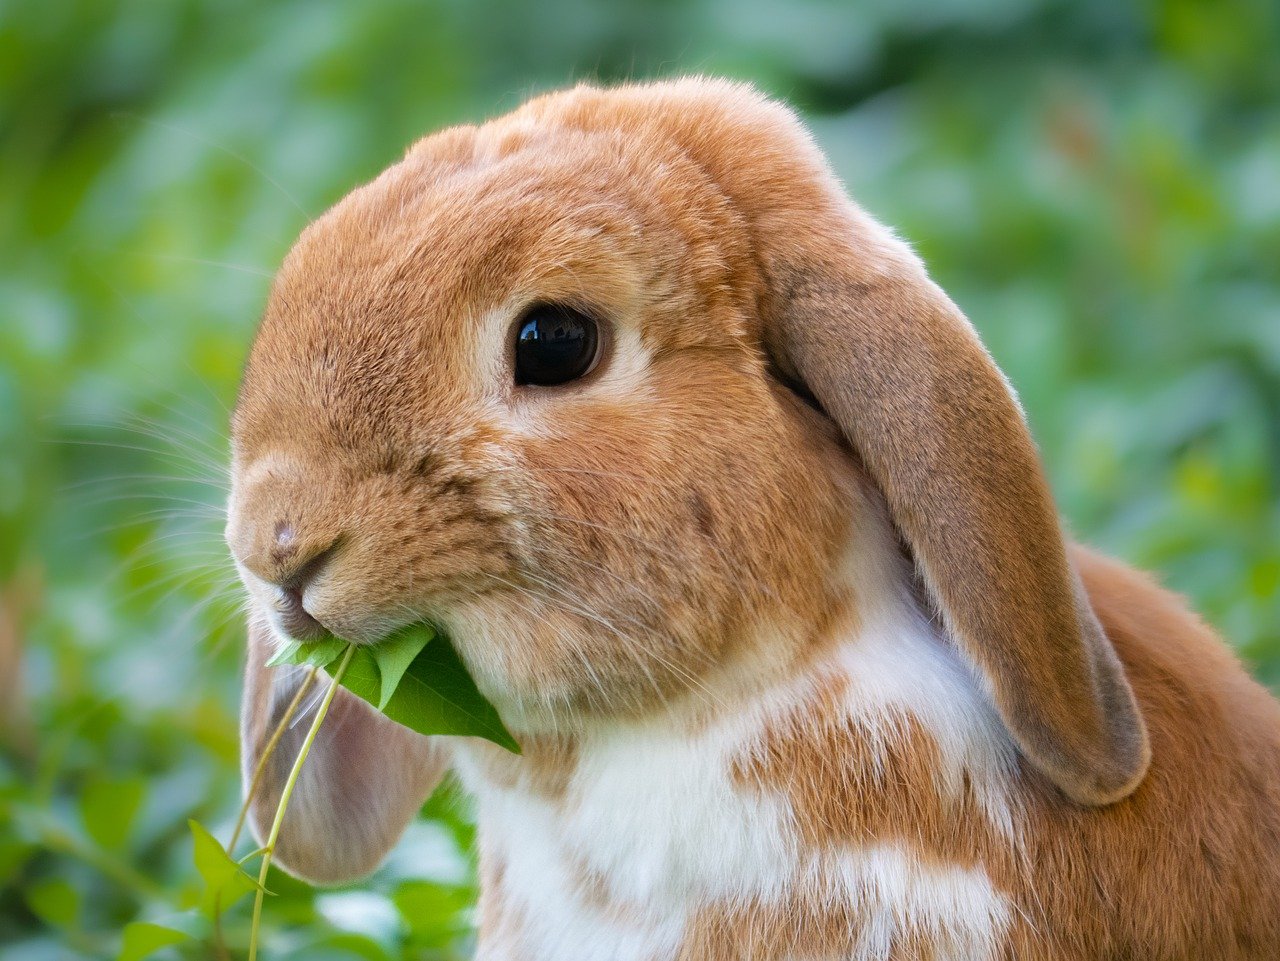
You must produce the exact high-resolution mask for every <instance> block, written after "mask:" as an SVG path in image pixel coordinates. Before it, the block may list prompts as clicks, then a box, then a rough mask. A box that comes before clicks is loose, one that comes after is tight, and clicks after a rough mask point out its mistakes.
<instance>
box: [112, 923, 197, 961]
mask: <svg viewBox="0 0 1280 961" xmlns="http://www.w3.org/2000/svg"><path fill="white" fill-rule="evenodd" d="M190 940H191V935H189V934H187V933H186V932H184V931H175V930H174V929H173V928H166V927H164V926H163V925H159V924H151V923H150V922H149V921H134V922H133V923H132V924H129V925H126V926H125V929H124V945H123V946H122V947H121V948H120V953H119V954H118V955H116V961H144V959H145V958H149V957H151V955H153V954H155V953H156V952H157V951H159V950H160V949H161V948H167V947H169V946H171V945H174V944H181V943H182V942H183V941H190Z"/></svg>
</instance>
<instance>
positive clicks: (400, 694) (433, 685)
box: [267, 624, 520, 754]
mask: <svg viewBox="0 0 1280 961" xmlns="http://www.w3.org/2000/svg"><path fill="white" fill-rule="evenodd" d="M433 642H434V643H433ZM346 649H347V642H346V641H344V640H341V639H340V638H336V637H328V638H324V639H323V640H319V641H312V642H310V643H302V642H300V641H294V642H293V643H292V644H290V645H288V646H287V647H286V648H284V649H283V650H282V651H280V653H278V654H277V655H276V656H275V657H273V658H272V659H271V660H270V661H268V662H267V664H268V666H273V665H277V664H307V665H316V666H319V667H322V668H324V669H325V670H326V671H328V672H329V673H330V674H332V673H333V671H332V670H330V669H331V668H335V667H336V666H337V663H338V661H339V660H340V659H341V657H342V655H343V653H344V652H345V651H346ZM342 686H343V687H345V688H346V689H347V690H349V691H351V692H352V693H353V694H356V695H358V696H359V697H362V698H364V700H366V701H368V702H369V703H370V704H372V705H373V706H374V707H376V708H377V709H378V710H380V711H382V713H384V714H385V715H386V716H387V717H389V718H391V720H393V721H396V722H397V723H399V724H403V725H404V726H405V727H407V728H410V729H412V730H414V731H417V732H418V733H419V734H452V735H457V736H462V737H483V738H486V739H487V740H490V741H492V742H493V743H495V744H498V745H501V746H502V747H505V748H506V749H507V750H508V751H513V752H515V753H516V754H519V753H520V745H519V744H517V743H516V740H515V738H513V737H512V736H511V733H510V732H509V731H508V730H507V729H506V727H505V726H504V725H503V723H502V719H501V718H500V717H499V716H498V711H497V709H496V708H495V707H494V706H493V705H492V704H490V703H489V702H488V701H487V700H486V699H485V697H484V695H483V694H481V693H480V689H479V688H477V687H476V683H475V681H473V680H472V679H471V675H470V674H468V673H467V669H466V667H465V666H464V665H463V663H462V661H461V660H460V659H459V657H458V655H457V652H456V651H454V649H453V645H452V644H450V643H449V640H448V638H446V637H445V636H444V635H443V634H441V633H439V632H438V631H436V630H435V629H434V628H433V627H431V626H430V625H429V624H412V625H410V626H409V627H406V628H403V629H401V630H399V631H397V632H396V633H395V634H393V635H391V636H390V637H388V638H387V639H385V640H383V641H380V642H378V643H377V644H371V645H369V644H361V645H359V646H357V647H356V649H355V653H354V654H353V655H352V657H351V663H350V664H349V665H348V666H347V673H346V676H345V677H343V679H342Z"/></svg>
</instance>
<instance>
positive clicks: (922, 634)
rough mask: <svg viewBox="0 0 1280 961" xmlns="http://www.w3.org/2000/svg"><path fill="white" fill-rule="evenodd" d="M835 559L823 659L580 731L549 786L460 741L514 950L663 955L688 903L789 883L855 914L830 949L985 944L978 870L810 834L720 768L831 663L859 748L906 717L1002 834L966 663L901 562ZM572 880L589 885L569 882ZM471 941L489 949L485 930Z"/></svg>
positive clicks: (993, 751) (992, 722) (766, 900)
mask: <svg viewBox="0 0 1280 961" xmlns="http://www.w3.org/2000/svg"><path fill="white" fill-rule="evenodd" d="M864 546H865V545H864ZM872 546H878V547H882V545H872ZM886 554H887V552H879V551H872V552H871V556H879V557H881V558H883V557H885V556H886ZM855 569H857V576H856V578H855V577H854V576H853V572H854V570H855ZM849 572H850V580H851V582H852V583H853V584H856V585H857V587H856V588H853V589H854V590H855V591H856V593H857V595H858V609H859V614H860V615H861V621H860V623H861V625H862V626H861V629H860V630H859V632H858V634H857V635H856V636H853V637H850V638H849V639H848V640H847V641H845V642H844V643H842V644H841V645H839V646H838V647H837V648H836V651H835V653H834V654H833V655H832V657H831V658H830V659H829V660H827V661H825V662H823V663H820V664H817V665H815V666H814V668H813V669H812V670H810V671H809V672H807V673H806V675H804V676H802V677H800V678H798V679H796V680H793V681H791V682H789V683H787V684H785V685H782V686H779V687H778V688H775V689H773V690H771V691H768V692H766V693H765V694H763V695H761V696H757V697H756V698H753V699H750V700H748V701H746V702H745V703H744V704H743V707H742V709H741V710H739V711H738V712H736V713H733V714H732V715H730V716H728V717H725V718H722V719H720V720H717V721H715V722H713V723H710V724H708V725H706V726H704V727H701V728H697V729H696V733H689V731H688V730H687V729H685V728H682V727H681V724H680V722H679V721H673V720H672V719H670V718H667V719H665V720H662V721H654V722H651V723H648V724H643V725H641V724H633V725H628V726H626V727H621V726H620V727H618V728H615V729H612V730H610V731H600V732H595V733H594V734H591V735H590V736H586V737H584V738H583V740H582V742H581V743H580V745H579V751H578V764H577V767H576V769H575V770H574V773H573V775H572V777H571V779H570V781H569V785H568V788H567V791H566V793H565V795H564V797H563V798H562V799H560V800H558V801H554V802H553V801H549V800H547V799H544V798H540V797H537V796H533V795H527V794H522V793H519V792H515V791H512V790H510V789H507V788H503V787H499V786H498V785H496V784H492V783H489V782H488V781H486V780H485V779H484V777H483V775H482V774H481V771H482V770H483V769H482V768H480V767H479V766H474V765H472V764H470V763H469V762H468V760H467V759H466V758H465V756H464V757H462V758H460V759H459V769H460V773H461V774H462V776H463V778H464V780H465V781H466V782H467V784H468V786H469V787H470V788H471V789H472V790H473V791H474V792H475V793H476V795H477V796H478V799H479V815H480V829H481V831H482V833H483V836H484V839H485V843H486V846H488V847H489V849H490V850H491V851H492V852H493V853H494V855H495V857H496V858H497V859H499V860H500V861H501V862H503V863H504V865H505V872H504V876H503V892H502V895H503V899H504V901H505V902H506V903H507V904H509V905H510V906H511V907H512V908H513V909H515V910H518V911H519V912H520V913H521V915H522V916H523V917H524V919H525V925H526V927H525V931H524V945H523V946H524V947H525V949H526V950H525V953H524V954H522V956H521V957H522V958H524V959H528V961H541V959H546V961H552V959H556V961H558V959H564V958H574V959H577V961H655V959H662V958H670V957H673V956H674V955H675V954H676V953H677V951H678V949H679V945H680V943H681V939H682V937H683V935H684V933H685V930H686V926H687V925H688V924H689V923H690V921H691V919H692V918H693V917H694V915H695V914H696V912H697V911H698V910H699V909H703V908H733V907H735V906H738V907H744V908H748V907H749V906H751V905H769V904H784V903H785V902H786V899H788V898H790V897H793V896H795V895H797V894H802V895H804V896H806V897H807V898H811V899H815V900H817V901H818V902H819V903H827V904H831V905H839V904H846V905H849V906H850V907H851V908H854V909H855V910H854V911H853V912H852V914H853V915H854V916H856V917H858V918H861V919H863V926H862V927H861V928H860V930H859V931H857V932H856V936H857V941H856V953H855V954H854V955H853V956H852V959H849V958H842V959H840V961H883V959H887V958H888V957H889V954H890V951H891V950H892V949H893V948H894V946H895V945H901V944H902V942H903V939H904V938H908V937H910V938H915V939H922V940H924V941H926V942H927V943H930V944H932V945H934V946H935V949H936V950H937V952H938V954H937V957H938V958H939V959H944V961H984V959H988V958H994V957H996V956H998V954H999V951H1000V947H1001V944H1002V942H1003V939H1004V934H1005V931H1006V930H1007V927H1008V924H1009V920H1010V917H1011V914H1012V911H1013V908H1012V905H1011V904H1010V902H1009V901H1008V900H1007V899H1006V898H1005V897H1004V896H1003V895H1002V894H1001V893H1000V892H998V891H997V890H996V889H995V888H994V887H993V886H992V884H991V882H990V880H989V879H988V878H987V877H986V875H985V874H984V873H983V872H982V871H981V870H978V869H966V868H961V867H958V866H949V865H945V864H938V863H937V862H936V861H935V860H933V859H928V860H925V859H921V858H919V857H917V856H916V855H915V854H914V853H913V852H912V850H911V849H910V848H908V847H904V846H902V845H900V844H896V843H894V844H889V843H885V844H877V845H869V846H866V847H862V848H846V849H826V850H813V849H808V848H806V847H805V845H804V843H803V842H802V840H801V834H800V832H799V831H797V829H796V825H795V823H794V813H793V812H792V810H791V808H790V806H789V802H788V800H787V798H786V796H785V795H783V794H782V793H778V794H763V795H762V794H761V793H759V792H758V791H755V790H751V789H748V788H744V787H743V786H742V785H741V784H739V783H737V782H736V781H735V780H734V778H733V774H732V771H733V767H734V764H733V762H734V760H735V759H738V760H741V759H742V758H744V757H747V756H749V755H750V754H751V753H752V751H753V749H755V748H756V747H757V746H759V745H760V744H761V743H763V732H764V730H765V727H766V724H767V723H768V722H769V721H774V722H776V721H777V720H778V719H779V718H782V717H785V716H788V715H789V714H790V713H791V712H794V711H795V709H796V708H797V707H798V706H800V705H803V704H804V703H805V702H806V701H807V700H808V699H809V697H810V696H811V695H812V694H813V692H814V690H815V688H816V681H817V680H818V679H819V678H822V677H828V678H829V677H831V676H832V675H839V676H841V677H842V678H843V680H844V687H845V691H846V694H845V696H844V700H843V702H842V708H843V713H844V715H845V717H844V720H845V722H846V723H851V724H852V725H854V726H855V727H856V728H857V729H859V730H860V731H862V732H863V734H864V736H865V738H866V740H867V743H868V745H870V746H871V747H872V752H873V753H875V748H876V747H877V746H879V745H883V746H884V747H886V748H888V747H890V746H892V745H893V742H894V738H896V737H899V736H901V735H902V732H903V730H904V728H903V725H902V723H901V722H902V719H903V718H904V717H906V716H911V717H913V718H914V719H915V720H916V721H917V722H918V723H919V724H920V725H922V726H923V727H924V729H925V730H927V731H928V732H929V733H930V734H931V735H932V736H933V737H934V738H935V739H936V740H937V743H938V745H939V747H940V749H941V750H940V751H939V754H940V756H941V759H942V763H941V766H940V767H939V769H938V770H937V772H936V787H937V790H938V791H939V792H940V794H942V795H943V796H944V797H948V798H953V799H959V798H961V797H962V796H963V793H964V792H965V791H971V792H972V793H973V798H974V800H975V801H976V802H977V803H978V806H979V808H980V810H982V811H983V812H984V813H985V815H986V817H987V818H988V819H989V820H990V822H991V824H992V825H993V826H994V827H995V828H996V829H997V830H998V831H999V832H1000V833H1002V834H1003V835H1004V836H1006V837H1008V838H1009V841H1010V844H1011V845H1016V843H1017V834H1018V831H1019V813H1018V809H1017V805H1016V804H1015V803H1014V801H1013V800H1012V792H1011V779H1012V776H1013V772H1014V770H1015V766H1016V756H1015V753H1014V748H1013V746H1012V744H1011V743H1010V741H1009V738H1008V735H1007V734H1006V733H1005V731H1004V729H1003V727H1002V725H1001V724H1000V721H999V718H998V717H997V716H996V714H995V712H994V710H993V709H992V708H991V707H990V706H989V705H988V704H987V702H986V700H985V699H984V697H983V696H982V693H981V688H980V686H979V683H978V680H977V678H976V677H975V676H974V675H973V673H972V672H971V671H970V670H969V669H968V668H967V667H966V666H965V664H964V663H963V662H962V661H961V660H960V659H959V657H958V656H957V655H956V654H955V652H954V651H953V650H952V649H951V648H950V647H949V646H948V645H947V644H946V643H945V642H944V641H943V640H942V639H941V638H940V637H939V636H938V634H937V631H936V630H935V629H934V627H933V626H932V625H931V624H930V623H929V622H928V621H927V620H926V619H925V618H924V617H923V616H922V615H921V614H919V612H918V611H917V610H916V609H915V606H914V604H913V602H912V601H911V600H910V599H909V598H908V596H907V595H906V593H905V592H904V591H901V590H898V589H896V587H895V585H899V584H901V583H903V580H902V577H903V572H902V570H901V569H900V568H898V567H897V566H896V565H895V564H893V563H892V562H889V563H882V564H874V563H873V564H866V563H856V559H851V563H850V565H849ZM826 720H828V721H830V720H832V719H826ZM584 886H586V888H588V889H589V888H591V887H592V886H594V889H595V893H596V894H598V895H602V897H583V893H584ZM480 958H481V959H485V961H496V955H486V954H485V953H484V950H483V939H482V950H481V954H480ZM822 961H826V959H822Z"/></svg>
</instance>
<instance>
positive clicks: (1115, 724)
mask: <svg viewBox="0 0 1280 961" xmlns="http://www.w3.org/2000/svg"><path fill="white" fill-rule="evenodd" d="M593 97H594V98H595V103H594V104H593V103H592V100H593ZM606 100H607V101H608V102H607V103H605V101H606ZM565 113H566V115H567V116H568V117H570V118H572V122H574V123H577V124H590V123H592V117H593V115H594V116H595V117H596V118H597V119H596V120H595V122H596V123H604V122H609V121H610V119H611V120H612V122H613V123H615V124H616V123H617V122H618V119H617V118H618V115H619V114H620V113H630V114H631V115H630V116H629V117H627V118H626V120H627V124H628V126H629V127H630V128H632V129H635V128H637V127H638V128H640V129H644V128H648V129H647V133H648V134H649V135H650V136H653V137H654V138H662V139H663V140H665V141H667V142H672V141H674V142H675V143H676V144H678V145H679V146H680V147H681V149H682V150H683V151H684V152H685V153H686V154H687V155H688V156H689V157H690V158H691V159H693V160H694V162H695V164H696V165H697V167H698V169H699V170H701V171H703V172H704V173H705V174H706V176H707V177H708V179H709V180H710V181H711V182H712V183H713V184H714V186H715V187H716V188H717V189H718V190H719V191H720V192H721V193H722V194H723V195H724V196H725V197H726V199H727V200H728V202H729V203H730V204H731V205H732V206H733V207H734V208H735V209H736V210H737V211H738V212H739V213H740V214H741V219H742V222H743V223H744V225H745V228H746V231H747V234H748V238H749V239H748V243H749V245H750V247H751V256H752V258H753V259H754V261H755V263H756V270H757V271H758V272H759V274H760V275H761V281H760V291H759V295H758V304H759V310H760V315H761V318H762V323H763V330H762V338H763V340H764V344H765V347H766V349H767V350H768V351H769V353H770V354H771V356H772V358H773V360H774V362H775V363H776V364H777V366H778V367H779V368H780V369H781V371H782V372H783V373H784V375H786V376H788V377H791V378H794V379H795V380H798V381H800V382H802V383H803V384H804V386H805V388H806V389H807V390H808V392H809V393H810V394H812V396H813V397H814V398H816V400H817V401H818V403H819V404H820V405H821V406H822V408H823V409H824V410H825V411H826V413H827V414H828V416H830V417H831V418H832V420H834V421H835V423H836V424H837V425H838V426H839V428H840V430H841V431H842V433H843V434H844V436H845V438H846V439H847V440H848V441H849V443H850V444H851V445H852V446H853V447H854V448H855V449H856V450H857V451H858V453H859V455H860V456H861V458H862V460H863V462H864V463H865V464H866V466H867V467H868V469H869V470H870V471H871V473H872V474H873V475H874V477H875V479H876V481H877V483H878V484H879V486H880V488H881V489H882V490H883V492H884V495H885V497H886V498H887V500H888V503H889V507H890V511H891V513H892V515H893V517H894V519H895V522H896V524H897V526H898V529H899V531H900V533H901V535H902V537H903V538H904V539H905V541H906V543H907V544H908V545H909V546H910V549H911V551H912V553H913V555H914V558H915V561H916V564H917V566H918V569H919V571H920V574H921V576H922V578H923V580H924V582H925V584H926V586H927V588H928V590H929V592H930V593H931V595H932V598H933V601H934V603H935V604H936V606H937V608H938V610H939V611H940V613H941V615H942V617H943V618H944V620H945V623H946V626H947V627H948V629H949V632H950V635H951V636H952V637H953V638H954V641H955V643H956V644H957V645H958V647H959V648H960V650H961V651H962V653H963V654H964V655H965V656H966V657H967V659H968V661H969V662H970V664H971V665H972V666H973V668H974V669H975V671H976V672H977V674H978V675H979V676H980V678H981V679H982V681H983V683H984V685H985V687H986V690H987V694H988V696H989V697H990V699H991V701H992V703H993V704H994V705H995V708H996V710H997V711H998V712H999V714H1000V716H1001V718H1002V719H1003V721H1004V724H1005V726H1006V727H1007V728H1008V730H1009V732H1010V734H1011V735H1012V737H1013V739H1014V741H1015V742H1016V743H1017V745H1018V747H1019V749H1020V750H1021V752H1022V754H1023V755H1024V756H1025V757H1026V758H1027V760H1028V761H1030V763H1031V764H1032V765H1033V766H1034V767H1036V768H1037V769H1038V770H1039V771H1040V772H1042V773H1043V774H1044V775H1045V776H1046V777H1048V778H1049V780H1051V781H1052V782H1053V783H1054V784H1056V785H1057V786H1058V787H1059V788H1061V790H1062V791H1063V792H1065V793H1066V794H1067V795H1068V796H1069V797H1070V798H1072V799H1074V800H1076V801H1078V802H1081V803H1083V804H1106V803H1109V802H1112V801H1116V800H1118V799H1120V798H1123V797H1125V796H1126V795H1128V794H1129V793H1130V792H1132V791H1133V790H1134V788H1136V787H1137V785H1138V783H1139V782H1140V781H1141V779H1142V776H1143V774H1144V773H1145V771H1146V768H1147V764H1148V761H1149V758H1150V751H1149V747H1148V743H1147V735H1146V729H1145V726H1144V724H1143V721H1142V717H1141V715H1140V714H1139V711H1138V707H1137V704H1136V702H1135V700H1134V696H1133V692H1132V690H1131V689H1130V687H1129V684H1128V681H1127V680H1126V678H1125V675H1124V670H1123V668H1122V666H1121V664H1120V661H1119V659H1118V658H1117V656H1116V653H1115V650H1114V649H1113V648H1112V646H1111V643H1110V641H1109V640H1108V638H1107V636H1106V634H1105V633H1104V631H1103V629H1102V626H1101V625H1100V624H1099V622H1098V619H1097V617H1096V615H1095V614H1094V612H1093V610H1092V608H1091V607H1090V604H1089V600H1088V598H1087V597H1086V595H1085V593H1084V589H1083V587H1082V585H1081V582H1080V579H1079V576H1078V575H1077V574H1076V572H1075V571H1074V569H1073V568H1072V566H1071V564H1070V562H1069V559H1068V557H1067V553H1066V549H1065V544H1064V539H1063V535H1062V532H1061V529H1060V527H1059V521H1058V515H1057V511H1056V509H1055V507H1054V504H1053V500H1052V497H1051V496H1050V493H1049V489H1048V486H1047V484H1046V482H1045V479H1044V477H1043V474H1042V472H1041V467H1040V461H1039V457H1038V455H1037V452H1036V449H1035V446H1034V444H1033V443H1032V440H1031V437H1030V435H1029V433H1028V431H1027V427H1026V425H1025V424H1024V423H1023V419H1022V416H1021V412H1020V410H1019V408H1018V405H1017V402H1016V401H1015V399H1014V397H1013V395H1012V393H1011V391H1010V389H1009V387H1008V385H1007V384H1006V382H1005V380H1004V378H1003V376H1002V375H1001V373H1000V371H999V370H998V369H997V368H996V366H995V364H994V362H993V361H992V360H991V358H990V357H989V356H988V354H987V352H986V351H985V349H984V348H983V346H982V344H981V343H980V342H979V340H978V337H977V335H976V334H975V333H974V331H973V329H972V328H971V327H970V326H969V324H968V322H967V321H966V320H965V318H964V316H963V315H962V314H961V313H960V311H959V310H958V309H957V308H956V306H955V305H954V304H953V303H952V302H951V301H950V300H949V299H948V298H947V296H946V295H945V294H944V293H943V292H942V291H941V290H940V289H939V288H938V287H937V286H936V285H935V284H934V283H933V282H932V281H930V279H929V278H928V276H927V275H926V273H925V270H924V268H923V266H922V265H921V264H920V262H919V260H918V259H917V258H916V257H915V256H914V255H913V254H912V253H911V251H910V250H909V249H908V248H907V246H906V245H905V244H903V243H902V242H900V241H899V240H897V239H896V238H895V237H894V236H893V235H892V234H890V233H889V232H888V231H887V230H885V229H884V228H883V227H881V226H880V225H879V224H877V223H876V222H875V221H873V220H872V219H871V218H870V217H869V216H867V215H866V214H864V213H863V212H862V211H861V210H859V209H858V208H857V207H855V206H854V205H853V204H852V203H851V202H850V201H849V200H848V198H847V197H846V196H845V194H844V191H843V189H842V188H841V187H840V185H839V184H838V183H837V182H836V180H835V178H834V177H833V176H832V174H831V172H830V170H829V168H828V166H827V164H826V161H825V159H824V158H823V157H822V155H821V153H820V152H819V151H818V150H817V148H816V147H815V146H814V145H813V143H812V141H811V140H810V138H809V136H808V134H807V132H806V131H805V130H804V128H803V127H802V126H801V124H800V123H799V122H798V121H797V120H796V119H795V117H794V116H793V115H792V114H791V112H790V111H789V110H787V109H786V108H785V107H782V106H780V105H778V104H776V103H773V102H770V101H768V100H767V99H765V98H763V97H761V96H760V95H759V94H758V93H756V92H755V91H754V90H751V89H750V88H747V87H743V86H740V85H736V84H730V83H725V82H722V81H707V80H699V79H691V80H683V81H677V82H674V83H669V84H663V85H658V86H656V87H648V88H645V87H634V88H623V89H622V90H620V91H613V92H610V93H600V92H594V93H593V92H590V91H580V92H579V93H578V96H577V97H576V99H575V100H574V101H573V102H572V103H571V104H570V105H569V107H568V109H566V110H565ZM601 117H603V118H604V119H599V118H601Z"/></svg>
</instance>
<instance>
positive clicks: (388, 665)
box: [370, 624, 436, 711]
mask: <svg viewBox="0 0 1280 961" xmlns="http://www.w3.org/2000/svg"><path fill="white" fill-rule="evenodd" d="M435 636H436V632H435V630H434V629H432V628H431V627H430V626H429V625H427V624H412V625H410V626H409V627H407V628H405V629H404V630H401V631H397V632H396V633H395V634H393V635H392V636H391V637H388V638H387V639H386V640H384V641H379V642H378V643H377V644H375V645H374V646H373V648H372V650H371V652H370V653H372V654H373V659H374V660H375V661H377V663H378V677H379V694H378V710H379V711H385V710H386V709H387V702H389V701H390V700H391V696H392V695H393V694H395V692H396V688H398V687H399V686H400V679H401V678H403V677H404V672H405V671H407V670H408V669H409V665H411V664H412V663H413V661H414V658H416V657H417V656H418V655H419V654H420V653H422V649H423V648H424V647H426V646H427V643H428V642H429V641H431V640H432V638H434V637H435Z"/></svg>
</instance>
